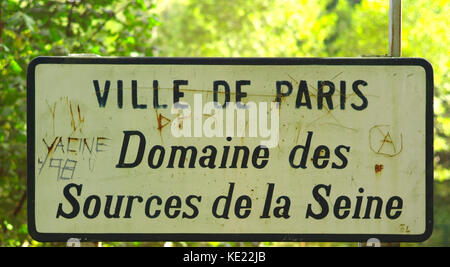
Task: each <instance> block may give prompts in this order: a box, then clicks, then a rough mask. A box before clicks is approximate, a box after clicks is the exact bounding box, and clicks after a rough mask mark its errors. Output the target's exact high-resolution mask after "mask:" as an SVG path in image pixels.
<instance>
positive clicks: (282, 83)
mask: <svg viewBox="0 0 450 267" xmlns="http://www.w3.org/2000/svg"><path fill="white" fill-rule="evenodd" d="M282 86H285V87H287V89H288V90H287V92H285V93H283V90H281V89H282ZM291 93H292V84H291V83H290V82H288V81H277V97H276V101H277V102H278V103H280V102H281V98H282V97H286V96H289V95H290V94H291Z"/></svg>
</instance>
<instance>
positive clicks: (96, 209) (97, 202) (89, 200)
mask: <svg viewBox="0 0 450 267" xmlns="http://www.w3.org/2000/svg"><path fill="white" fill-rule="evenodd" d="M92 201H95V204H94V205H95V206H94V210H93V211H92V213H91V214H89V209H90V207H91V203H92ZM100 202H101V200H100V197H99V196H97V195H91V196H89V197H88V198H86V201H85V202H84V206H83V214H84V216H86V218H88V219H93V218H95V217H97V215H98V214H99V213H100Z"/></svg>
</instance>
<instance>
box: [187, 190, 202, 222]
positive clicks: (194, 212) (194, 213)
mask: <svg viewBox="0 0 450 267" xmlns="http://www.w3.org/2000/svg"><path fill="white" fill-rule="evenodd" d="M192 199H196V200H197V201H198V202H199V203H200V201H201V200H202V197H201V196H194V195H190V196H188V197H187V198H186V205H187V206H188V207H189V208H191V209H192V214H191V215H188V214H187V213H186V212H183V216H182V217H183V218H187V219H193V218H195V217H197V216H198V213H199V212H198V208H197V206H195V205H194V204H193V203H192Z"/></svg>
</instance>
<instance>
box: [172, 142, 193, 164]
mask: <svg viewBox="0 0 450 267" xmlns="http://www.w3.org/2000/svg"><path fill="white" fill-rule="evenodd" d="M188 150H189V151H191V158H190V160H189V168H195V159H196V158H197V148H196V147H195V146H188V147H184V146H172V150H171V152H170V159H169V163H168V164H167V168H173V166H174V165H173V164H174V162H175V157H176V154H177V151H180V152H181V155H180V160H179V161H178V168H184V162H185V161H186V154H187V151H188Z"/></svg>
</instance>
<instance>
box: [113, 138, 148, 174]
mask: <svg viewBox="0 0 450 267" xmlns="http://www.w3.org/2000/svg"><path fill="white" fill-rule="evenodd" d="M123 133H124V136H123V142H122V149H121V151H120V157H119V163H117V165H116V168H134V167H136V166H137V165H139V164H140V163H141V161H142V157H143V156H144V150H145V136H144V135H143V134H142V133H141V132H139V131H123ZM132 135H135V136H138V137H139V149H138V152H137V154H136V159H135V160H134V162H131V163H125V156H126V154H127V150H128V143H129V142H130V136H132Z"/></svg>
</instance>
